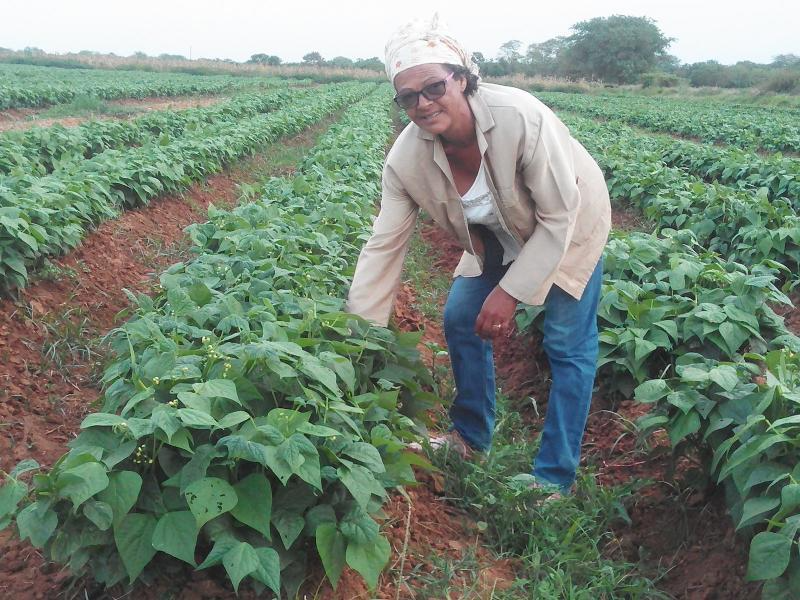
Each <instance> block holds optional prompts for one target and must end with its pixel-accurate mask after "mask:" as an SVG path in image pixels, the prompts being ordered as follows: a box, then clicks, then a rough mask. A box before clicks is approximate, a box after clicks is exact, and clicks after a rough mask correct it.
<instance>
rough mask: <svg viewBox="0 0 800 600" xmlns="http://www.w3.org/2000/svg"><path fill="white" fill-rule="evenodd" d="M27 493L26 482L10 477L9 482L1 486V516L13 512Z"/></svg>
mask: <svg viewBox="0 0 800 600" xmlns="http://www.w3.org/2000/svg"><path fill="white" fill-rule="evenodd" d="M27 493H28V487H27V486H26V485H25V484H24V483H22V482H20V481H17V480H16V479H8V483H6V484H5V485H4V486H3V487H0V518H3V517H5V516H6V515H8V514H11V513H13V512H14V511H15V510H16V508H17V504H19V501H20V500H22V499H23V498H24V497H25V494H27Z"/></svg>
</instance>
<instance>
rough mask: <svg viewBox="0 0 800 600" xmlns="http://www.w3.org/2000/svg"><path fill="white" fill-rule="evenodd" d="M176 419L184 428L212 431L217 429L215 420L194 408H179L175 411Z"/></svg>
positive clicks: (217, 425)
mask: <svg viewBox="0 0 800 600" xmlns="http://www.w3.org/2000/svg"><path fill="white" fill-rule="evenodd" d="M176 414H177V415H178V418H179V419H180V420H181V423H183V424H184V425H185V426H186V427H196V428H202V429H214V428H216V427H219V423H217V420H216V419H215V418H214V417H212V416H211V415H209V414H207V413H204V412H202V411H199V410H195V409H194V408H179V409H178V410H177V411H176Z"/></svg>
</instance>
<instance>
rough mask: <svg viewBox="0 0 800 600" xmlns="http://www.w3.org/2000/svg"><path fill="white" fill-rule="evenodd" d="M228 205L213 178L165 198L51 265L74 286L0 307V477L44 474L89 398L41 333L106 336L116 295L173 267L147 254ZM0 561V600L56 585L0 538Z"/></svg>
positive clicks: (223, 178)
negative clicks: (29, 470) (24, 468)
mask: <svg viewBox="0 0 800 600" xmlns="http://www.w3.org/2000/svg"><path fill="white" fill-rule="evenodd" d="M235 200H236V189H235V181H234V180H233V179H232V178H231V177H230V176H228V175H218V176H214V177H211V178H210V179H209V180H208V181H207V182H206V183H205V184H203V185H195V186H194V187H192V188H191V189H190V190H189V191H188V192H187V193H186V195H185V198H182V197H167V198H163V199H160V200H158V201H157V202H155V203H153V204H151V205H150V206H148V207H146V208H142V209H139V210H135V211H129V212H126V213H124V214H123V215H122V216H121V217H120V218H119V219H117V220H114V221H108V222H106V223H103V224H102V225H100V227H98V228H97V230H95V231H94V232H93V233H91V234H90V235H89V236H88V237H87V238H86V239H85V240H84V242H83V244H82V245H81V246H80V247H79V248H77V249H76V250H75V251H74V252H72V253H71V254H69V255H68V256H65V257H63V258H60V259H55V260H53V261H52V262H53V263H54V264H56V265H57V266H58V267H59V268H61V269H63V270H65V271H66V270H70V272H74V277H61V278H60V279H59V280H57V281H54V282H49V281H42V282H40V283H36V284H34V285H31V286H30V287H28V288H26V289H25V290H23V291H22V292H21V293H20V296H19V298H18V299H17V300H16V301H12V300H8V299H6V300H2V301H0V401H1V402H2V403H0V425H2V428H1V429H0V469H3V470H5V471H8V470H10V469H11V468H12V467H13V465H14V464H15V463H16V462H17V461H19V460H21V459H23V458H35V459H36V460H38V461H39V462H40V463H41V464H43V465H48V464H51V463H52V462H53V461H54V460H55V459H56V458H58V457H59V456H60V455H61V454H63V452H64V450H65V444H66V443H67V442H68V441H69V440H70V439H72V438H73V437H74V436H75V434H76V432H77V431H78V426H79V424H80V422H81V420H82V418H83V417H84V416H85V415H86V414H87V413H88V412H90V411H91V410H92V408H93V407H92V403H93V402H94V401H95V400H96V399H97V398H98V396H99V391H98V390H97V388H96V387H95V386H94V385H93V384H92V380H91V370H92V366H93V365H92V364H91V362H85V361H81V360H77V361H76V364H75V365H74V366H70V367H69V369H68V372H67V373H66V374H62V373H61V372H59V370H57V369H56V368H55V367H54V366H53V365H52V364H51V363H50V362H49V361H48V360H47V359H46V358H45V357H44V356H43V354H42V351H41V349H42V347H44V346H46V345H47V344H50V343H52V342H53V341H56V340H54V339H53V338H52V337H51V336H50V335H48V333H47V331H46V327H45V326H44V323H47V322H49V323H54V322H58V321H59V320H61V322H63V323H66V322H68V321H71V322H72V323H73V324H75V325H77V324H79V323H80V322H83V321H84V319H86V324H87V326H86V328H85V329H84V330H83V331H82V332H81V333H80V336H81V337H83V338H84V339H89V338H95V337H97V335H99V334H102V333H104V332H106V331H108V330H110V329H111V328H112V327H113V326H114V324H115V322H116V315H117V314H118V313H119V312H120V311H122V310H123V309H125V308H127V307H128V305H129V302H128V299H127V297H126V296H125V294H124V292H123V291H122V290H123V288H127V289H129V290H132V291H140V292H146V291H148V290H150V288H151V286H152V284H153V278H152V277H153V275H154V273H158V272H160V271H161V270H162V269H163V268H165V267H166V266H167V265H168V264H170V263H172V262H174V256H173V257H170V256H167V255H161V256H154V255H153V252H152V248H151V247H149V246H148V244H150V245H153V244H157V245H159V246H163V247H171V246H172V247H174V246H175V244H176V243H177V242H179V241H180V240H182V239H183V238H184V234H183V233H182V231H183V228H184V227H186V226H187V225H189V224H190V223H193V222H197V221H201V220H205V210H206V209H207V207H208V205H209V204H210V203H211V202H212V201H213V202H215V203H216V204H218V205H220V204H226V203H232V202H233V201H235ZM56 335H58V334H56ZM78 341H79V340H78ZM0 556H2V557H3V560H2V561H0V597H1V598H11V597H16V598H34V599H38V598H52V597H54V596H55V595H56V593H57V592H58V590H59V589H60V586H61V585H62V584H63V582H64V581H65V579H66V576H65V574H64V573H63V572H58V571H57V568H56V567H55V566H54V565H51V564H47V563H45V562H44V560H43V558H42V557H41V555H40V554H39V553H38V552H37V551H36V550H34V549H33V548H31V547H30V546H29V545H28V544H27V543H25V544H23V543H20V542H19V541H16V540H14V539H13V538H12V536H11V530H10V529H8V530H6V531H3V532H2V533H0Z"/></svg>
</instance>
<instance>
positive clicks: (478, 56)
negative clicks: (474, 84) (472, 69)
mask: <svg viewBox="0 0 800 600" xmlns="http://www.w3.org/2000/svg"><path fill="white" fill-rule="evenodd" d="M472 62H474V63H475V64H476V65H478V66H479V67H480V66H481V65H482V64H483V63H485V62H486V57H485V56H484V55H483V52H473V53H472Z"/></svg>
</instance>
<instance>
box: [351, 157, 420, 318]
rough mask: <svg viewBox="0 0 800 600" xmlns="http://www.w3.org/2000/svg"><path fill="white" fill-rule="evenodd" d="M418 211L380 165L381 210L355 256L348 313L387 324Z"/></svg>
mask: <svg viewBox="0 0 800 600" xmlns="http://www.w3.org/2000/svg"><path fill="white" fill-rule="evenodd" d="M418 210H419V207H418V206H417V204H416V203H415V202H414V201H413V200H412V199H411V198H410V197H409V196H408V194H407V193H406V192H405V190H404V189H403V187H402V184H401V183H400V181H399V179H398V177H397V175H396V174H395V173H394V171H392V169H391V167H389V166H388V165H386V166H384V169H383V182H382V195H381V207H380V211H379V213H378V217H377V218H376V219H375V223H374V224H373V229H372V235H371V236H370V238H369V240H367V243H366V245H365V246H364V247H363V248H362V250H361V254H360V255H359V257H358V263H357V264H356V271H355V274H354V275H353V283H352V284H351V286H350V293H349V295H348V298H347V307H346V310H347V311H348V312H351V313H354V314H357V315H359V316H361V317H364V318H365V319H368V320H370V321H372V322H374V323H377V324H378V325H383V326H385V325H386V324H387V323H388V322H389V317H390V316H391V312H392V307H393V303H394V298H395V295H396V293H397V288H398V287H399V285H400V276H401V273H402V270H403V261H404V260H405V256H406V253H407V252H408V245H409V241H410V239H411V234H412V233H413V232H414V224H415V222H416V218H417V212H418Z"/></svg>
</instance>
